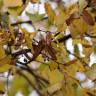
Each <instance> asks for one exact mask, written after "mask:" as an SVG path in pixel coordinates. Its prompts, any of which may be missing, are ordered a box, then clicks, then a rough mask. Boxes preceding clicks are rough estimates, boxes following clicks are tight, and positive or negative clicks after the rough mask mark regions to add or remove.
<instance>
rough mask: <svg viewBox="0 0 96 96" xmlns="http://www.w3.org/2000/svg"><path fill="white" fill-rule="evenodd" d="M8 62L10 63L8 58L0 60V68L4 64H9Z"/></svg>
mask: <svg viewBox="0 0 96 96" xmlns="http://www.w3.org/2000/svg"><path fill="white" fill-rule="evenodd" d="M10 62H11V58H10V56H6V57H4V58H3V59H0V67H2V66H3V65H6V64H10Z"/></svg>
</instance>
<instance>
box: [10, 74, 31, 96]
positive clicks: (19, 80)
mask: <svg viewBox="0 0 96 96" xmlns="http://www.w3.org/2000/svg"><path fill="white" fill-rule="evenodd" d="M18 91H21V92H22V93H23V94H24V96H28V95H29V87H28V83H27V82H26V80H25V79H24V78H23V77H22V76H20V75H15V77H14V80H13V81H12V83H11V86H10V91H9V96H15V94H16V93H17V92H18Z"/></svg>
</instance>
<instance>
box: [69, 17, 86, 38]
mask: <svg viewBox="0 0 96 96" xmlns="http://www.w3.org/2000/svg"><path fill="white" fill-rule="evenodd" d="M70 31H71V34H72V37H73V38H77V36H82V35H83V34H84V33H85V32H87V31H88V25H87V24H86V23H85V22H84V21H83V19H82V18H80V19H75V20H74V21H73V22H72V24H71V25H70Z"/></svg>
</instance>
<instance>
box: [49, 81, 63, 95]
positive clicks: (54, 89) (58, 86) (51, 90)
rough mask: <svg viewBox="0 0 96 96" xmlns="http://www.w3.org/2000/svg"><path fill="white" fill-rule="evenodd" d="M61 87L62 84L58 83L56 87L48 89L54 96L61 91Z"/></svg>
mask: <svg viewBox="0 0 96 96" xmlns="http://www.w3.org/2000/svg"><path fill="white" fill-rule="evenodd" d="M61 86H62V84H61V83H56V84H54V85H52V86H50V87H48V92H49V93H50V94H52V93H54V92H56V91H58V90H60V88H61Z"/></svg>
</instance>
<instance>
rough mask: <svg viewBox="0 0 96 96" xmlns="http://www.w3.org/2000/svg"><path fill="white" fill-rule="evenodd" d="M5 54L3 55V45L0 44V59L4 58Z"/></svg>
mask: <svg viewBox="0 0 96 96" xmlns="http://www.w3.org/2000/svg"><path fill="white" fill-rule="evenodd" d="M5 56H6V55H5V51H4V48H3V46H1V45H0V59H2V58H4V57H5Z"/></svg>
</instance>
